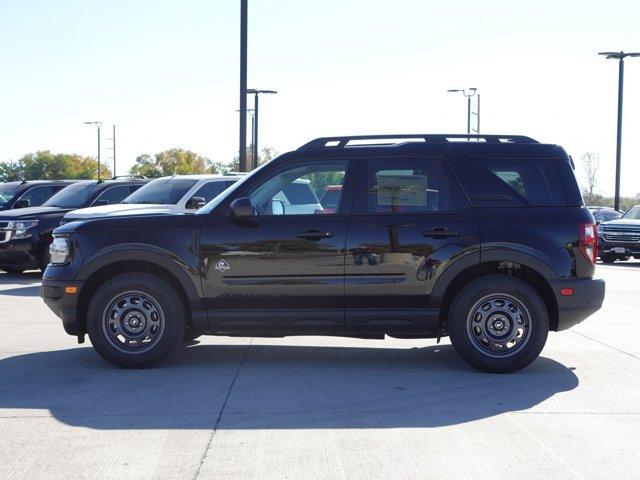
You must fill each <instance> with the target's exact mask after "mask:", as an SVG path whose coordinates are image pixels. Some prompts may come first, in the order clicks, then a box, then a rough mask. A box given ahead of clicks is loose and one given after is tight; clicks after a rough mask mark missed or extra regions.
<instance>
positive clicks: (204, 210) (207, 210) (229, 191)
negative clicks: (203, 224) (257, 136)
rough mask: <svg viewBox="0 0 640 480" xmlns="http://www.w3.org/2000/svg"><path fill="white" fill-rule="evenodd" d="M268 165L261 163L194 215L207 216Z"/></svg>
mask: <svg viewBox="0 0 640 480" xmlns="http://www.w3.org/2000/svg"><path fill="white" fill-rule="evenodd" d="M270 163H271V162H267V163H263V164H262V165H260V166H259V167H258V168H256V169H255V170H253V171H252V172H251V173H250V174H249V175H247V176H245V177H242V178H241V179H240V180H238V181H237V182H236V183H234V184H233V185H231V186H230V187H229V188H227V189H226V190H224V191H223V192H222V193H221V194H220V195H218V196H217V197H215V198H214V199H213V200H211V201H210V202H209V203H207V204H206V205H205V206H204V207H202V208H201V209H200V210H198V211H197V212H196V215H207V214H209V213H211V212H212V211H213V210H214V209H215V208H216V207H217V206H218V205H220V203H221V202H222V201H223V200H224V199H225V198H227V197H228V196H229V195H231V194H232V193H233V192H235V191H236V190H237V189H238V188H240V186H241V185H243V184H244V182H246V181H247V180H249V179H250V178H251V177H253V176H254V175H255V174H256V173H258V172H259V171H260V170H262V169H263V168H264V167H265V166H267V165H269V164H270Z"/></svg>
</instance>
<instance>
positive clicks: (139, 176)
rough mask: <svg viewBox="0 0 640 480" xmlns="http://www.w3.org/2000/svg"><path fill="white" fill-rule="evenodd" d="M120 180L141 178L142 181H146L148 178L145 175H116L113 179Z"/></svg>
mask: <svg viewBox="0 0 640 480" xmlns="http://www.w3.org/2000/svg"><path fill="white" fill-rule="evenodd" d="M119 178H139V179H141V180H146V179H147V177H146V176H144V175H116V176H114V177H111V180H118V179H119Z"/></svg>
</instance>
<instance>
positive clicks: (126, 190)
mask: <svg viewBox="0 0 640 480" xmlns="http://www.w3.org/2000/svg"><path fill="white" fill-rule="evenodd" d="M130 193H131V187H130V186H129V185H118V186H117V187H109V188H107V189H106V190H105V191H103V192H102V193H101V194H100V195H98V198H96V199H95V200H94V201H93V204H94V205H95V204H96V203H97V202H98V201H101V202H107V203H106V204H107V205H113V204H116V203H120V202H122V200H124V199H125V198H126V197H127V196H128V195H129V194H130Z"/></svg>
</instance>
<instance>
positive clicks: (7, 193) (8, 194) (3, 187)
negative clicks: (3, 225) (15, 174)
mask: <svg viewBox="0 0 640 480" xmlns="http://www.w3.org/2000/svg"><path fill="white" fill-rule="evenodd" d="M17 189H18V184H17V183H0V207H3V206H5V205H6V204H7V203H9V202H10V201H11V199H12V198H13V197H14V195H15V194H16V190H17Z"/></svg>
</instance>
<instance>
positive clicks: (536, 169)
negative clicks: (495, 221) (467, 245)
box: [450, 157, 566, 207]
mask: <svg viewBox="0 0 640 480" xmlns="http://www.w3.org/2000/svg"><path fill="white" fill-rule="evenodd" d="M450 162H451V164H452V166H453V168H454V170H455V172H456V175H457V176H458V178H459V179H460V182H461V183H462V186H463V187H464V189H465V190H466V192H467V194H468V195H469V197H470V198H471V202H472V203H473V205H474V206H479V207H482V206H487V207H496V206H504V207H508V206H565V205H566V201H565V198H564V193H563V190H562V186H561V184H560V180H559V178H558V174H557V172H556V169H555V167H554V161H553V160H551V159H539V158H535V159H530V158H526V159H472V158H460V157H456V158H451V159H450Z"/></svg>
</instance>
